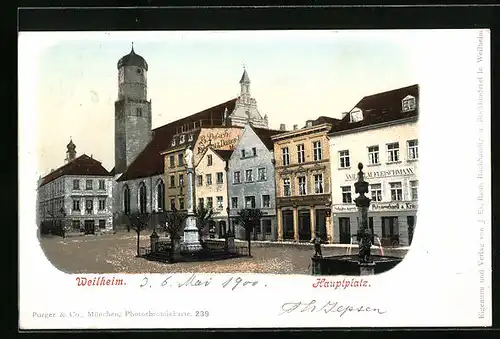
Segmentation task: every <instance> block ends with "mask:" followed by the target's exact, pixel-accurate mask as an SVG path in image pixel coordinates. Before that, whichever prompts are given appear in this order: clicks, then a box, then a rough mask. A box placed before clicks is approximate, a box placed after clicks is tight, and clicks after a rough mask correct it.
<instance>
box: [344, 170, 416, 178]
mask: <svg viewBox="0 0 500 339" xmlns="http://www.w3.org/2000/svg"><path fill="white" fill-rule="evenodd" d="M364 174H365V176H364V179H365V180H366V181H370V179H379V178H389V177H404V176H410V175H414V174H415V172H414V171H413V168H411V167H405V168H396V169H390V170H385V171H367V172H364ZM345 177H346V179H345V180H346V181H352V180H358V173H357V172H356V173H346V175H345Z"/></svg>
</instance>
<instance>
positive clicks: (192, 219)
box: [182, 146, 201, 252]
mask: <svg viewBox="0 0 500 339" xmlns="http://www.w3.org/2000/svg"><path fill="white" fill-rule="evenodd" d="M184 160H185V162H186V166H187V192H186V193H187V218H186V221H185V222H186V224H185V225H184V241H183V243H182V248H183V250H184V251H186V252H197V251H200V250H201V244H200V240H199V239H198V227H196V216H195V214H194V169H193V151H192V150H191V146H188V148H187V150H186V155H185V157H184Z"/></svg>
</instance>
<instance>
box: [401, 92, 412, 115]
mask: <svg viewBox="0 0 500 339" xmlns="http://www.w3.org/2000/svg"><path fill="white" fill-rule="evenodd" d="M415 106H416V102H415V97H414V96H411V95H408V96H406V97H405V98H404V99H403V100H402V101H401V111H402V112H411V111H414V110H415Z"/></svg>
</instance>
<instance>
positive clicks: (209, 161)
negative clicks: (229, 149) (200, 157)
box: [207, 154, 213, 166]
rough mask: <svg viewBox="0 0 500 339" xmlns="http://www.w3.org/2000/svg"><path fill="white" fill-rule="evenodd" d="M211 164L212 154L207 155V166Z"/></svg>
mask: <svg viewBox="0 0 500 339" xmlns="http://www.w3.org/2000/svg"><path fill="white" fill-rule="evenodd" d="M212 164H213V158H212V154H209V155H207V166H212Z"/></svg>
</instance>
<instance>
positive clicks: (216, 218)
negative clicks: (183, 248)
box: [194, 147, 233, 238]
mask: <svg viewBox="0 0 500 339" xmlns="http://www.w3.org/2000/svg"><path fill="white" fill-rule="evenodd" d="M231 153H233V151H232V150H218V149H213V148H212V147H208V148H207V149H206V150H205V153H204V154H203V155H202V156H201V157H200V158H199V160H198V162H197V163H195V178H194V180H195V197H196V203H195V205H196V206H205V207H206V208H209V209H212V211H213V223H214V224H213V225H210V227H211V228H212V227H213V228H214V229H215V233H216V234H217V236H219V237H220V238H222V237H224V235H225V233H226V231H227V220H228V219H227V206H228V205H227V185H228V183H227V169H228V160H229V157H230V156H231Z"/></svg>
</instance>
